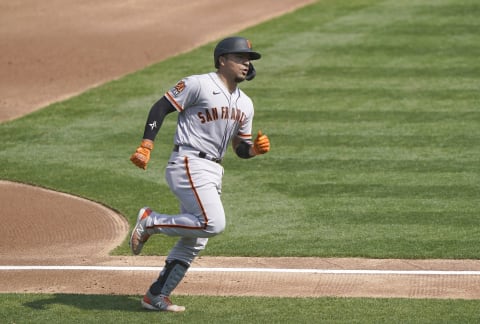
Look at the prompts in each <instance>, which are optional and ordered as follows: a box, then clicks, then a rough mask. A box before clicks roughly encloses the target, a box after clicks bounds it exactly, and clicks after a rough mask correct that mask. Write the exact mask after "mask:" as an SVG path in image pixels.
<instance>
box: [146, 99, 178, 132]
mask: <svg viewBox="0 0 480 324" xmlns="http://www.w3.org/2000/svg"><path fill="white" fill-rule="evenodd" d="M174 111H175V108H174V107H173V106H172V104H171V103H170V102H169V101H168V100H167V99H166V98H165V97H162V98H160V99H159V100H158V101H157V102H156V103H155V104H154V105H153V106H152V108H150V112H149V113H148V118H147V122H146V123H145V131H144V133H143V138H144V139H149V140H152V141H154V140H155V137H156V136H157V133H158V131H159V130H160V127H161V126H162V124H163V120H164V119H165V116H166V115H168V114H169V113H171V112H174Z"/></svg>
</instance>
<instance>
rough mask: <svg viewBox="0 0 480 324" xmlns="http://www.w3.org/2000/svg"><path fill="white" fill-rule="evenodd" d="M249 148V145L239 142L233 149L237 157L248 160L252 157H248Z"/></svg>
mask: <svg viewBox="0 0 480 324" xmlns="http://www.w3.org/2000/svg"><path fill="white" fill-rule="evenodd" d="M250 146H251V145H250V144H249V143H247V142H245V141H241V142H240V143H239V144H238V145H237V147H236V148H235V153H237V156H238V157H239V158H242V159H249V158H251V157H253V156H252V155H250Z"/></svg>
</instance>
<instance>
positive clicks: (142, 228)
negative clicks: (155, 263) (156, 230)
mask: <svg viewBox="0 0 480 324" xmlns="http://www.w3.org/2000/svg"><path fill="white" fill-rule="evenodd" d="M151 213H152V210H151V209H150V208H148V207H143V208H142V209H140V211H139V212H138V216H137V224H135V227H134V228H133V231H132V235H131V236H130V248H131V249H132V253H133V254H135V255H138V254H140V252H141V251H142V248H143V245H144V244H145V242H147V241H148V239H149V237H150V234H148V233H147V226H146V225H147V218H148V216H149V215H150V214H151Z"/></svg>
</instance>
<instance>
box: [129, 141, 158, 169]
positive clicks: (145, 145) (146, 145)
mask: <svg viewBox="0 0 480 324" xmlns="http://www.w3.org/2000/svg"><path fill="white" fill-rule="evenodd" d="M152 150H153V141H151V140H149V139H144V140H142V143H141V144H140V146H139V147H138V148H137V150H136V151H135V153H133V154H132V156H131V157H130V161H132V162H133V164H135V165H136V166H137V167H139V168H142V169H144V170H146V169H147V163H148V161H150V152H151V151H152Z"/></svg>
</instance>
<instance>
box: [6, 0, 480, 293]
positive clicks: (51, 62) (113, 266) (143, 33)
mask: <svg viewBox="0 0 480 324" xmlns="http://www.w3.org/2000/svg"><path fill="white" fill-rule="evenodd" d="M312 1H313V0H282V1H278V0H255V1H254V0H244V1H241V2H238V1H232V0H198V1H195V2H194V3H193V2H192V3H190V2H188V3H187V2H185V3H175V5H171V4H166V3H165V4H164V5H161V4H160V5H159V3H161V2H159V1H156V0H137V1H126V0H123V1H117V0H105V1H101V2H98V1H93V0H85V1H81V2H78V1H73V0H52V1H48V2H38V1H35V0H18V1H15V2H11V3H2V4H0V51H1V52H2V55H1V56H0V66H1V69H2V73H1V74H0V93H1V94H2V96H1V98H0V108H1V109H0V122H1V121H6V120H10V119H14V118H17V117H20V116H22V115H24V114H26V113H29V112H32V111H34V110H36V109H39V108H41V107H43V106H45V105H47V104H48V103H51V102H54V101H58V100H62V99H65V98H68V97H70V96H72V95H75V94H78V93H81V92H83V91H84V90H86V89H88V88H90V87H92V86H95V85H98V84H101V83H104V82H106V81H109V80H112V79H115V78H118V77H121V76H122V75H125V74H127V73H130V72H133V71H135V70H137V69H140V68H142V67H145V66H147V65H149V64H152V63H154V62H157V61H160V60H162V59H165V58H167V57H168V56H171V55H174V54H178V53H180V52H184V51H187V50H189V49H192V48H193V47H196V46H198V45H201V44H204V43H206V42H209V41H213V40H215V39H218V38H220V37H223V36H227V35H230V34H232V33H235V32H236V31H238V30H241V29H243V28H245V27H247V26H250V25H253V24H256V23H258V22H260V21H263V20H266V19H269V18H271V17H274V16H278V15H280V14H282V13H285V12H288V11H290V10H293V9H295V8H297V7H299V6H302V5H305V4H307V3H309V2H312ZM0 205H1V209H0V223H1V224H2V226H1V228H0V273H1V275H0V278H1V279H0V292H42V293H56V292H62V293H91V294H138V295H140V294H143V293H144V291H145V289H146V288H147V287H148V286H149V285H150V283H151V281H152V280H153V279H154V278H156V276H157V275H158V272H159V269H160V267H161V266H162V265H163V262H164V258H161V257H145V256H138V257H131V256H125V257H111V256H109V255H108V253H109V251H111V250H112V249H113V248H115V247H116V246H118V245H119V244H121V243H122V241H123V240H124V239H125V238H126V237H127V236H128V231H129V228H128V223H127V222H126V220H125V218H124V217H122V216H121V215H118V214H116V213H115V212H113V211H111V210H109V209H108V208H105V207H104V206H102V205H99V204H96V203H93V202H91V201H88V200H85V199H81V198H77V197H72V196H69V195H65V194H61V193H56V192H52V191H49V190H45V189H42V188H38V187H32V186H27V185H23V184H18V183H12V182H8V181H0ZM18 215H21V217H18ZM105 229H108V230H105ZM64 265H67V266H102V267H110V268H102V269H103V270H92V269H91V270H85V268H79V269H77V270H65V269H61V270H60V269H59V270H41V269H30V270H26V269H22V270H12V269H11V268H10V270H5V269H4V268H5V266H64ZM118 267H122V268H120V269H123V271H119V268H118ZM140 267H144V268H140ZM145 267H150V268H145ZM151 267H157V268H151ZM206 268H252V269H262V268H268V269H330V270H357V269H362V270H444V271H448V270H450V271H452V270H455V271H465V270H470V271H480V261H479V260H461V261H460V260H393V259H389V260H370V259H347V258H344V259H333V258H332V259H329V258H328V259H323V258H223V257H218V258H214V257H200V258H199V259H198V260H196V261H195V263H194V264H193V267H192V269H191V271H189V273H188V274H187V276H186V278H185V280H184V281H183V282H182V283H181V284H180V286H179V287H178V288H177V290H176V291H175V293H176V294H190V295H225V296H229V295H232V296H285V297H289V296H297V297H298V296H309V297H319V296H345V297H412V298H464V299H480V288H479V287H480V276H479V275H477V274H475V275H465V274H462V273H458V274H448V275H441V274H435V275H429V274H366V273H363V274H346V273H341V274H339V273H337V274H332V273H327V274H326V273H298V272H273V271H270V272H256V271H250V272H240V271H237V272H226V271H223V272H212V271H202V269H203V270H207V269H206ZM105 269H109V270H105Z"/></svg>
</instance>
